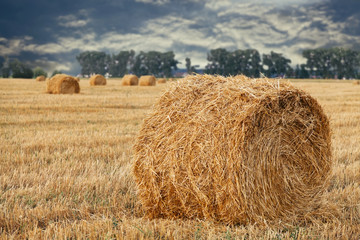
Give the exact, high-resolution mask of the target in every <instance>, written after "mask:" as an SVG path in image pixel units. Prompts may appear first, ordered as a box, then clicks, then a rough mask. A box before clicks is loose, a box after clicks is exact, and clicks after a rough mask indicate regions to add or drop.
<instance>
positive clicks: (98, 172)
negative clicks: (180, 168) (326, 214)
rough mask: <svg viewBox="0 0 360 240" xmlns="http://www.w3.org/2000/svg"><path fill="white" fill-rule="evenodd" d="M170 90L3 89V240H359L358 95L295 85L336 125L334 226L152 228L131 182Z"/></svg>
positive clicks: (29, 83) (162, 224) (25, 84)
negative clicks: (145, 132)
mask: <svg viewBox="0 0 360 240" xmlns="http://www.w3.org/2000/svg"><path fill="white" fill-rule="evenodd" d="M168 84H170V83H167V84H159V85H157V86H155V87H138V86H137V87H126V86H120V81H119V80H109V81H108V84H107V85H106V86H98V87H90V86H89V82H88V81H87V80H81V81H80V86H81V93H80V94H75V95H51V94H46V93H45V83H44V82H35V80H23V79H0V238H2V239H18V238H30V239H39V238H52V239H66V238H79V239H83V238H89V239H98V238H100V239H143V238H147V239H173V238H174V239H189V238H190V239H259V238H260V239H308V238H310V239H359V238H360V85H353V84H351V82H348V81H325V80H324V81H317V82H314V81H294V85H295V86H298V87H300V88H302V89H304V90H305V91H307V92H308V93H310V94H311V95H312V96H313V97H315V98H316V99H317V100H318V101H319V102H320V104H321V105H322V107H323V108H324V110H325V112H326V114H327V115H328V117H329V118H330V122H331V128H332V147H333V159H334V168H333V177H332V179H331V184H330V187H329V188H328V191H327V192H326V194H325V197H326V198H327V199H328V201H329V202H330V203H331V204H335V205H337V206H338V207H339V209H340V215H339V217H338V218H336V219H334V220H333V221H331V222H316V223H313V224H309V225H305V226H301V225H300V226H294V227H293V228H284V229H264V228H262V227H260V226H256V225H250V226H227V225H224V224H221V223H215V222H209V221H202V220H166V219H157V220H148V219H146V218H144V217H143V216H144V214H143V212H142V210H141V206H140V204H139V202H138V200H137V197H136V188H135V184H134V180H133V177H132V174H131V164H132V161H133V159H132V145H133V143H134V140H135V137H136V134H137V132H138V131H139V129H140V127H141V123H142V121H143V119H144V117H145V116H146V115H147V114H148V113H150V111H151V106H152V105H153V104H154V103H155V101H156V100H157V98H158V97H160V96H161V94H162V92H163V91H164V90H165V89H166V86H167V85H168Z"/></svg>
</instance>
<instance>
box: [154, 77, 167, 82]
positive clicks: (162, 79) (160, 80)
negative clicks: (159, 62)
mask: <svg viewBox="0 0 360 240" xmlns="http://www.w3.org/2000/svg"><path fill="white" fill-rule="evenodd" d="M156 83H166V78H159V79H158V80H157V81H156Z"/></svg>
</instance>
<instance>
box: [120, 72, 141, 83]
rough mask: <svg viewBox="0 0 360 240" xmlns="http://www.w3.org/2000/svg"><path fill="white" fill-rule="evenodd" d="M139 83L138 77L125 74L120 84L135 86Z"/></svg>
mask: <svg viewBox="0 0 360 240" xmlns="http://www.w3.org/2000/svg"><path fill="white" fill-rule="evenodd" d="M138 84H139V78H138V77H137V76H135V75H132V74H128V75H125V76H124V77H123V78H122V80H121V85H122V86H135V85H138Z"/></svg>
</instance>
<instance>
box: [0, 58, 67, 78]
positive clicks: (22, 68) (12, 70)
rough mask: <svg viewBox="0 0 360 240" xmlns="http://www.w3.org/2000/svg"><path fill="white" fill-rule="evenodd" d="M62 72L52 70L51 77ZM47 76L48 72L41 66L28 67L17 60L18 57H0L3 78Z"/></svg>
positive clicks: (0, 71)
mask: <svg viewBox="0 0 360 240" xmlns="http://www.w3.org/2000/svg"><path fill="white" fill-rule="evenodd" d="M58 73H62V72H61V71H59V70H54V71H53V72H52V74H51V77H52V76H54V75H56V74H58ZM41 75H43V76H45V77H47V76H48V73H47V72H46V71H45V70H43V69H42V68H41V67H35V68H34V69H32V68H30V67H29V66H28V65H27V64H25V63H23V62H21V61H19V59H17V58H15V59H10V58H8V57H5V58H1V57H0V76H1V77H3V78H10V77H12V78H36V77H37V76H41Z"/></svg>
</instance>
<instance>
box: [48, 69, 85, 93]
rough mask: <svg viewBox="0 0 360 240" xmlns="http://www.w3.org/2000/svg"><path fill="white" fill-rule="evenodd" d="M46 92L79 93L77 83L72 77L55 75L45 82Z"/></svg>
mask: <svg viewBox="0 0 360 240" xmlns="http://www.w3.org/2000/svg"><path fill="white" fill-rule="evenodd" d="M46 92H47V93H54V94H60V93H62V94H66V93H69V94H72V93H79V92H80V86H79V82H78V81H77V80H76V79H75V78H74V77H72V76H69V75H66V74H56V75H55V76H53V77H52V78H50V79H49V80H47V81H46Z"/></svg>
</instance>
